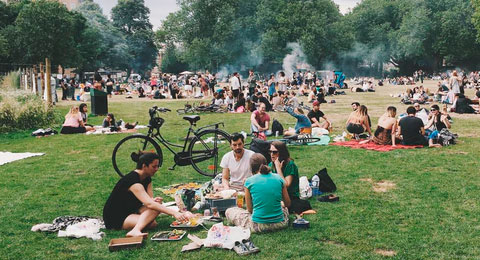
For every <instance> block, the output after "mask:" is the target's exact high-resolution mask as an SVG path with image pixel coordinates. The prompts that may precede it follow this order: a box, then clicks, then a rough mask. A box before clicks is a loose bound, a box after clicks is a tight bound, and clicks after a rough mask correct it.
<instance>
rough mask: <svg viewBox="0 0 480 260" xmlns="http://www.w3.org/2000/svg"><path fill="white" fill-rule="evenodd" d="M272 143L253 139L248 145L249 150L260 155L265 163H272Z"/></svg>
mask: <svg viewBox="0 0 480 260" xmlns="http://www.w3.org/2000/svg"><path fill="white" fill-rule="evenodd" d="M271 144H272V142H269V141H264V140H262V139H259V138H254V139H253V140H252V142H251V143H250V150H252V151H254V152H256V153H261V154H262V155H263V156H265V159H267V163H269V162H271V161H272V157H271V156H270V146H271Z"/></svg>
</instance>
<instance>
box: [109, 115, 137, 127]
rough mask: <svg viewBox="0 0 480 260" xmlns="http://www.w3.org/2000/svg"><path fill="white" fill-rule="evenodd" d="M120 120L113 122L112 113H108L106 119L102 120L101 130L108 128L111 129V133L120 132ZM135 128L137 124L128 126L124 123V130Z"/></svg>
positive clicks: (128, 124)
mask: <svg viewBox="0 0 480 260" xmlns="http://www.w3.org/2000/svg"><path fill="white" fill-rule="evenodd" d="M122 122H123V121H122V120H121V119H120V120H118V121H115V116H114V115H113V114H112V113H108V114H107V117H105V118H104V119H103V123H102V127H103V128H110V129H112V130H111V131H120V130H121V126H122ZM136 126H137V123H135V124H130V123H126V124H125V128H126V129H133V128H135V127H136Z"/></svg>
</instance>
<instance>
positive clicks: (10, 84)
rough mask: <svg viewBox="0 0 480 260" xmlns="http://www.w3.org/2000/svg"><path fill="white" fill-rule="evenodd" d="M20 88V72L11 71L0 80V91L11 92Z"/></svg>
mask: <svg viewBox="0 0 480 260" xmlns="http://www.w3.org/2000/svg"><path fill="white" fill-rule="evenodd" d="M19 88H20V71H11V72H9V73H8V74H7V75H6V76H5V77H3V78H2V80H1V84H0V89H2V90H13V89H19Z"/></svg>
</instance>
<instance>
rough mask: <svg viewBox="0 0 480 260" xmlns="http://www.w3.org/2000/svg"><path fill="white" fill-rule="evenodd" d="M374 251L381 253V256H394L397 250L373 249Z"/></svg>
mask: <svg viewBox="0 0 480 260" xmlns="http://www.w3.org/2000/svg"><path fill="white" fill-rule="evenodd" d="M375 253H377V254H379V255H382V256H396V255H397V252H395V251H393V250H386V249H375Z"/></svg>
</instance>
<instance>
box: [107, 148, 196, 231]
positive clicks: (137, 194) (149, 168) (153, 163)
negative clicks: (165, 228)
mask: <svg viewBox="0 0 480 260" xmlns="http://www.w3.org/2000/svg"><path fill="white" fill-rule="evenodd" d="M132 157H133V159H134V161H135V162H137V167H136V168H137V169H135V170H134V171H131V172H130V173H129V174H127V175H125V176H123V177H122V178H121V179H120V180H119V181H118V182H117V184H116V185H115V187H114V188H113V191H112V193H111V194H110V196H109V197H108V200H107V202H106V203H105V206H104V207H103V221H104V222H105V227H106V228H107V229H124V230H130V231H129V232H128V233H127V237H129V236H130V237H138V236H145V235H146V233H142V230H143V229H145V228H154V227H156V226H157V222H156V221H155V218H156V217H157V216H158V215H159V214H160V213H165V214H167V215H170V216H173V217H175V218H176V219H177V220H178V221H181V222H185V221H187V220H188V219H189V218H191V217H193V215H192V213H190V212H188V211H187V212H185V213H180V212H178V211H175V210H172V209H169V208H167V207H165V206H163V205H162V204H161V203H162V200H163V199H162V198H160V197H155V198H154V197H153V187H152V179H151V178H152V176H153V175H155V173H156V172H157V170H158V164H159V160H160V157H159V156H158V155H157V154H155V153H145V154H143V153H139V154H133V155H132Z"/></svg>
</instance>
